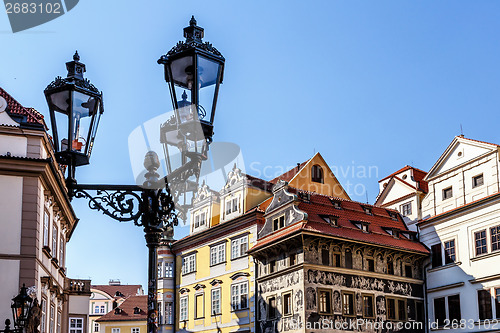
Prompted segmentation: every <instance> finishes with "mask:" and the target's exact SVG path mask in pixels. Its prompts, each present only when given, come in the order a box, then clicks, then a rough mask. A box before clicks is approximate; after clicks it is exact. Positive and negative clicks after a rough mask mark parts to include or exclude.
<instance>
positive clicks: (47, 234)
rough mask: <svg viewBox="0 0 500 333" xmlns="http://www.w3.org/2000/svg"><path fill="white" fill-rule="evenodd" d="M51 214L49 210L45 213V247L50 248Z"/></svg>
mask: <svg viewBox="0 0 500 333" xmlns="http://www.w3.org/2000/svg"><path fill="white" fill-rule="evenodd" d="M49 227H50V213H49V211H48V210H47V209H44V211H43V246H44V247H48V246H49V232H50V228H49Z"/></svg>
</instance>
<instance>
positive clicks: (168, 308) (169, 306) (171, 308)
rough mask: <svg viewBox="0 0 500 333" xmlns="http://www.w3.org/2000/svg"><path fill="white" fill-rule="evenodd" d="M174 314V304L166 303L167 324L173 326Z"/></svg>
mask: <svg viewBox="0 0 500 333" xmlns="http://www.w3.org/2000/svg"><path fill="white" fill-rule="evenodd" d="M173 313H174V304H173V303H172V302H167V303H165V324H167V325H172V324H173V323H174V322H173Z"/></svg>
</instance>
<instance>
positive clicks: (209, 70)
mask: <svg viewBox="0 0 500 333" xmlns="http://www.w3.org/2000/svg"><path fill="white" fill-rule="evenodd" d="M219 67H220V64H219V63H217V62H215V61H213V60H210V59H208V58H205V57H203V56H198V74H199V78H198V82H199V86H200V92H199V99H198V100H199V102H198V104H199V106H198V114H199V118H200V120H202V121H206V122H211V120H212V117H211V115H212V111H213V103H214V98H215V88H216V85H217V82H218V80H219Z"/></svg>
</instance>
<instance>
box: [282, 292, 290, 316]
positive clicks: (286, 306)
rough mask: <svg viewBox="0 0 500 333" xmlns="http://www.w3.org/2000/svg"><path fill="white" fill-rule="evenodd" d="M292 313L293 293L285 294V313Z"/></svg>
mask: <svg viewBox="0 0 500 333" xmlns="http://www.w3.org/2000/svg"><path fill="white" fill-rule="evenodd" d="M291 314H292V293H291V292H290V293H286V294H284V295H283V315H284V316H289V315H291Z"/></svg>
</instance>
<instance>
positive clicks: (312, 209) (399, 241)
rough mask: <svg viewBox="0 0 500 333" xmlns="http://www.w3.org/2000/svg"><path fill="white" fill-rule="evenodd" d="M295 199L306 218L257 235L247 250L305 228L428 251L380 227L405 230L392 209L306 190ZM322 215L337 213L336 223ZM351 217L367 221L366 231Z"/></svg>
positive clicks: (396, 212) (381, 243)
mask: <svg viewBox="0 0 500 333" xmlns="http://www.w3.org/2000/svg"><path fill="white" fill-rule="evenodd" d="M289 192H292V193H294V192H295V193H296V192H297V190H296V189H293V188H289ZM332 199H334V200H338V201H341V205H342V209H336V208H334V207H333V205H332V202H331V200H332ZM299 200H300V203H299V205H298V208H299V209H300V210H302V211H303V212H305V213H307V220H305V221H301V222H298V223H295V224H293V225H291V226H288V227H287V228H284V229H282V230H279V231H278V232H275V233H272V234H270V235H267V236H265V237H263V238H261V239H259V240H258V241H257V244H256V245H255V246H254V247H253V248H252V249H251V251H254V250H256V249H258V248H261V247H263V246H265V245H268V244H270V243H274V242H276V241H277V240H279V239H283V238H286V237H288V236H291V235H292V234H293V233H296V232H299V231H308V232H315V233H319V234H327V235H330V236H334V237H339V238H344V239H347V240H353V241H361V242H365V243H372V244H375V245H380V246H386V247H392V248H397V249H402V250H407V251H412V252H419V253H423V254H428V253H429V251H428V250H427V248H426V247H425V246H424V245H423V244H421V243H420V242H418V241H413V240H410V239H408V238H406V237H405V236H403V235H401V236H400V237H399V238H395V237H394V236H391V235H389V234H388V233H387V232H386V231H385V229H384V228H395V229H398V230H401V231H403V232H408V228H407V227H406V225H405V223H404V222H403V220H402V218H401V216H400V215H399V213H398V211H396V210H392V209H386V208H381V207H377V206H372V205H368V204H363V203H359V202H355V201H350V200H345V199H340V198H334V197H329V196H325V195H320V194H315V193H310V201H309V202H307V201H304V199H301V198H300V197H299ZM363 207H368V208H370V209H371V213H372V215H368V214H366V213H365V212H364V209H363ZM389 212H392V213H394V214H396V215H397V220H393V219H392V218H391V216H390V215H389ZM322 215H324V216H335V217H337V224H338V227H335V226H332V225H330V224H329V223H327V222H326V221H325V220H324V219H323V218H322V217H321V216H322ZM351 221H358V222H368V223H369V232H368V233H366V232H363V231H362V230H361V229H359V228H357V227H356V226H354V225H353V224H352V222H351Z"/></svg>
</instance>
